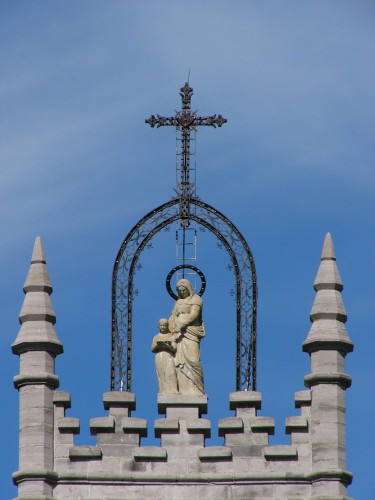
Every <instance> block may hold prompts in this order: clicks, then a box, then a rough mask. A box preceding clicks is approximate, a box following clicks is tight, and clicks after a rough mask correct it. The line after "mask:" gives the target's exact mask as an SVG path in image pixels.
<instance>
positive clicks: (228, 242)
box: [111, 197, 257, 391]
mask: <svg viewBox="0 0 375 500" xmlns="http://www.w3.org/2000/svg"><path fill="white" fill-rule="evenodd" d="M190 204H191V205H192V206H193V207H194V209H193V210H192V213H191V214H190V219H191V220H194V221H196V222H197V223H198V224H199V225H201V226H203V227H205V228H207V229H208V230H209V231H210V232H211V233H213V234H214V235H215V236H216V237H217V238H218V240H219V241H220V242H221V244H222V245H223V246H224V248H225V249H226V250H227V252H228V254H229V256H230V258H231V262H232V265H231V267H232V269H233V271H234V274H235V282H236V292H235V294H236V390H237V391H238V390H249V389H251V390H256V326H257V325H256V313H257V281H256V270H255V263H254V258H253V256H252V253H251V251H250V248H249V246H248V244H247V242H246V240H245V238H244V237H243V236H242V234H241V233H240V231H239V230H238V229H237V228H236V226H235V225H234V224H233V223H232V222H231V221H230V220H229V219H228V218H227V217H225V215H223V214H222V213H221V212H219V211H218V210H216V209H215V208H214V207H212V206H210V205H208V204H207V203H204V202H203V201H201V200H199V199H197V198H191V199H190ZM179 205H180V198H179V197H177V198H173V199H172V200H170V201H169V202H167V203H164V204H163V205H160V206H159V207H157V208H155V209H154V210H153V211H151V212H149V213H148V214H147V215H145V216H144V217H143V218H142V219H140V221H139V222H138V223H137V224H136V225H135V226H134V227H133V229H132V230H131V231H130V232H129V234H128V235H127V236H126V238H125V239H124V241H123V243H122V245H121V247H120V250H119V252H118V254H117V257H116V260H115V264H114V268H113V275H112V336H111V390H127V391H131V369H132V323H133V314H132V312H133V296H134V284H133V281H134V274H135V271H136V270H137V269H138V268H139V265H138V259H139V256H140V254H141V253H142V251H143V250H144V248H145V247H146V246H148V245H149V242H150V240H151V239H152V238H153V236H155V234H157V233H158V232H159V231H161V230H162V229H164V228H166V227H167V226H169V225H170V224H172V223H173V222H175V221H176V220H178V219H180V211H179V208H180V207H179ZM124 379H125V380H124Z"/></svg>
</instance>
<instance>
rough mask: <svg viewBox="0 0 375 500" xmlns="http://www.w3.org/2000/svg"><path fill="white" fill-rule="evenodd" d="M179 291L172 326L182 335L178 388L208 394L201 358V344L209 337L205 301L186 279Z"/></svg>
mask: <svg viewBox="0 0 375 500" xmlns="http://www.w3.org/2000/svg"><path fill="white" fill-rule="evenodd" d="M183 289H185V290H186V292H185V291H184V290H183ZM177 292H178V297H179V298H178V299H177V300H176V303H175V305H174V307H173V310H172V314H171V316H170V318H169V327H170V330H171V331H172V332H175V333H177V334H178V336H177V338H176V344H177V351H176V354H175V358H174V363H175V367H176V374H177V381H178V389H179V392H180V393H181V394H204V385H203V369H202V363H201V359H200V341H201V339H202V338H203V337H204V336H205V331H204V324H203V321H202V307H203V304H202V299H201V298H200V297H199V296H198V295H196V294H195V293H194V290H193V287H192V285H191V283H190V281H189V280H186V279H181V280H179V281H178V282H177Z"/></svg>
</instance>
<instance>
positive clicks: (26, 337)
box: [12, 236, 63, 354]
mask: <svg viewBox="0 0 375 500" xmlns="http://www.w3.org/2000/svg"><path fill="white" fill-rule="evenodd" d="M23 290H24V292H25V299H24V301H23V304H22V307H21V312H20V316H19V320H20V323H21V325H22V326H21V329H20V331H19V333H18V336H17V339H16V341H15V343H14V344H13V345H12V349H13V352H14V353H15V354H20V352H24V351H25V350H48V351H52V352H55V354H60V353H61V352H62V351H63V347H62V344H61V342H60V341H59V339H58V338H57V335H56V332H55V329H54V326H53V325H54V324H55V322H56V315H55V311H54V308H53V305H52V302H51V298H50V295H51V293H52V285H51V280H50V277H49V274H48V270H47V266H46V258H45V255H44V250H43V245H42V240H41V238H40V237H39V236H38V237H37V238H36V240H35V244H34V250H33V254H32V257H31V265H30V269H29V272H28V274H27V278H26V281H25V284H24V287H23Z"/></svg>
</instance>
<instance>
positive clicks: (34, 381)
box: [13, 373, 59, 389]
mask: <svg viewBox="0 0 375 500" xmlns="http://www.w3.org/2000/svg"><path fill="white" fill-rule="evenodd" d="M13 383H14V387H15V388H16V389H19V388H20V387H23V386H25V385H48V386H50V387H53V388H54V389H56V388H57V387H58V386H59V377H58V376H57V375H55V374H54V373H38V374H34V373H21V374H19V375H16V376H15V377H13Z"/></svg>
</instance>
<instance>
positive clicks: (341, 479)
mask: <svg viewBox="0 0 375 500" xmlns="http://www.w3.org/2000/svg"><path fill="white" fill-rule="evenodd" d="M33 266H36V267H33ZM314 287H315V290H316V292H317V293H316V298H315V301H314V305H313V308H312V312H311V320H312V326H311V329H310V332H309V334H308V337H307V339H306V341H305V342H304V344H303V349H304V351H306V352H308V353H309V355H310V357H311V373H310V374H308V375H307V376H306V377H305V385H306V386H307V388H306V389H305V390H300V391H298V392H296V393H295V395H294V403H295V408H296V409H297V414H295V415H292V416H290V417H288V418H286V420H285V433H286V434H287V435H289V436H290V443H289V444H271V443H270V436H272V435H274V433H275V422H274V419H273V418H272V417H269V416H265V415H262V414H261V406H262V395H261V393H260V392H257V391H236V392H232V393H230V394H229V401H228V406H229V412H231V413H229V412H228V413H227V414H226V412H223V413H224V414H223V416H222V418H220V419H219V421H218V425H217V426H213V425H212V424H211V421H210V420H209V419H207V418H205V416H206V414H207V411H208V397H207V395H195V394H163V393H162V394H159V395H158V397H157V401H156V404H157V409H158V413H159V418H157V419H155V421H154V422H150V421H149V422H147V421H146V419H144V418H140V417H139V416H134V415H135V412H136V396H135V394H134V393H131V392H125V391H110V392H106V393H104V395H103V408H104V414H103V415H99V416H96V417H94V418H91V419H90V422H89V425H90V431H91V434H92V435H93V436H95V442H94V444H89V445H82V444H76V442H75V436H76V435H77V434H79V432H80V420H79V419H78V418H76V417H74V416H70V415H67V410H68V409H70V408H71V398H70V394H69V393H68V392H66V391H61V390H58V377H57V375H56V374H55V373H54V358H55V356H56V355H57V354H59V353H60V352H61V351H62V345H61V343H60V342H59V340H58V338H57V336H56V333H55V331H54V326H53V325H54V322H55V316H54V312H53V308H52V305H51V303H50V301H49V295H50V293H51V291H52V288H51V286H50V282H49V277H48V273H47V272H46V269H45V257H44V253H43V250H42V247H41V242H40V240H37V243H36V247H35V248H34V253H33V258H32V264H31V270H30V272H29V276H28V278H27V280H26V283H25V293H26V297H25V302H24V305H23V306H22V309H21V315H20V317H21V324H22V326H21V330H20V333H19V335H18V337H17V339H16V341H15V343H14V344H13V351H14V352H15V353H16V354H19V355H20V360H21V369H20V374H19V375H17V376H16V377H15V385H16V386H17V388H18V389H19V392H20V407H21V411H20V470H19V471H18V472H16V473H15V474H14V480H15V482H16V483H17V484H18V489H19V496H18V497H17V499H19V500H50V499H52V498H56V499H60V500H76V499H77V498H82V499H92V500H94V499H95V500H98V499H105V498H108V499H109V498H110V499H111V500H120V499H123V498H129V499H138V498H146V499H166V500H170V499H172V498H179V499H182V500H198V499H201V498H203V499H210V498H221V499H223V500H233V499H235V500H242V499H248V498H252V499H254V500H271V499H272V500H273V499H275V498H277V499H280V500H287V499H290V498H293V499H299V500H307V499H308V500H349V499H348V497H347V496H346V487H347V485H348V484H350V481H351V474H350V473H349V472H348V471H346V464H345V390H346V389H347V387H349V385H350V377H349V376H348V375H347V374H346V373H345V366H344V360H345V356H346V354H347V353H348V352H350V351H351V350H352V348H353V346H352V343H351V341H350V339H349V337H348V335H347V333H346V330H345V324H344V323H345V321H346V312H345V309H344V306H343V304H342V300H341V290H342V283H341V279H340V277H339V273H338V270H337V266H336V262H335V257H334V253H333V246H332V242H331V239H330V236H327V238H326V241H325V244H324V248H323V253H322V260H321V265H320V268H319V271H318V275H317V278H316V280H315V283H314ZM30 293H31V294H34V295H31V296H28V294H30ZM148 434H150V435H152V434H154V436H155V437H156V438H157V439H158V440H159V443H158V444H155V445H149V444H145V441H144V439H145V438H146V437H147V435H148ZM211 436H218V437H219V438H222V442H221V443H218V444H215V445H212V444H210V441H209V438H210V437H211ZM30 457H31V458H30Z"/></svg>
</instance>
